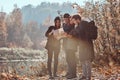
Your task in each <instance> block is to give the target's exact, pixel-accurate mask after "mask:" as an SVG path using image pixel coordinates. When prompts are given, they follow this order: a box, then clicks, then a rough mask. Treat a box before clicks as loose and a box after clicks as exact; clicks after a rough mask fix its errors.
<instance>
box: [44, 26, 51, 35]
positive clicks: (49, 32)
mask: <svg viewBox="0 0 120 80" xmlns="http://www.w3.org/2000/svg"><path fill="white" fill-rule="evenodd" d="M52 30H53V26H50V27H49V28H48V30H47V32H46V33H45V36H46V37H49V36H51V35H52Z"/></svg>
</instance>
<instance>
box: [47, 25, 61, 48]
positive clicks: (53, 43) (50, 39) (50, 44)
mask: <svg viewBox="0 0 120 80" xmlns="http://www.w3.org/2000/svg"><path fill="white" fill-rule="evenodd" d="M52 30H57V28H56V27H55V26H50V27H49V28H48V30H47V32H46V33H45V36H46V37H47V43H46V46H45V48H46V49H47V50H49V49H53V50H55V49H58V50H60V41H59V40H57V39H56V38H54V36H53V33H52V34H51V35H49V33H50V32H51V31H52Z"/></svg>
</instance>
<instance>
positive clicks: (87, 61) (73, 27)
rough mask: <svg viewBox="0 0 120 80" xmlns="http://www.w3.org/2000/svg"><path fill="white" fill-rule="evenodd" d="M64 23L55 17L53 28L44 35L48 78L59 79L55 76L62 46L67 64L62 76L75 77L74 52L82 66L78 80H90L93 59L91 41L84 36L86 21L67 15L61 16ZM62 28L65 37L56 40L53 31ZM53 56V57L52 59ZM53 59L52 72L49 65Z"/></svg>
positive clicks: (76, 16) (79, 17)
mask: <svg viewBox="0 0 120 80" xmlns="http://www.w3.org/2000/svg"><path fill="white" fill-rule="evenodd" d="M63 18H64V22H63V23H61V22H62V21H61V18H60V17H59V16H57V17H56V18H55V19H54V26H50V27H49V28H48V30H47V32H46V33H45V36H46V37H47V43H46V46H45V48H46V49H47V51H48V61H47V68H48V73H49V78H50V79H53V78H55V77H59V76H58V75H57V67H58V58H59V53H60V49H61V45H62V49H63V50H64V52H65V58H66V62H67V71H66V75H64V76H65V77H66V78H67V79H73V80H74V78H76V77H77V70H76V67H77V63H76V59H77V58H76V52H77V51H78V52H79V60H80V62H81V65H82V77H80V79H79V80H91V63H92V61H93V59H94V49H93V40H92V39H89V38H88V37H89V36H87V35H86V27H87V26H88V25H89V24H88V22H87V21H85V20H81V16H80V15H78V14H76V15H73V16H71V15H70V14H69V13H65V14H64V15H63ZM60 28H63V30H64V35H65V36H66V37H63V38H61V39H62V43H61V39H56V37H55V36H54V35H55V34H54V30H58V29H60ZM53 55H54V57H53ZM53 58H54V68H53V69H54V70H53V71H52V68H51V64H52V59H53Z"/></svg>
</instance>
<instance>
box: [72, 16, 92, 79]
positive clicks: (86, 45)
mask: <svg viewBox="0 0 120 80" xmlns="http://www.w3.org/2000/svg"><path fill="white" fill-rule="evenodd" d="M72 21H73V22H74V23H75V25H76V26H77V27H76V28H75V29H74V30H73V32H72V34H71V35H72V36H73V37H76V38H78V39H79V58H80V61H81V63H82V71H83V76H82V77H81V78H80V80H83V79H85V80H91V61H92V59H93V54H94V50H93V43H92V40H90V39H88V38H87V36H86V27H87V26H88V22H87V21H81V17H80V16H79V15H74V16H73V17H72Z"/></svg>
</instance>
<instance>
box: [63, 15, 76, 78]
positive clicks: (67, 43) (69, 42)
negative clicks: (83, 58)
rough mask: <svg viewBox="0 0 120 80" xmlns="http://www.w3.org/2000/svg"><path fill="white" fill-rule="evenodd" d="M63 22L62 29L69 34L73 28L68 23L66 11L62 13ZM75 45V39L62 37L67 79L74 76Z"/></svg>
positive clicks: (68, 17) (68, 16) (68, 18)
mask: <svg viewBox="0 0 120 80" xmlns="http://www.w3.org/2000/svg"><path fill="white" fill-rule="evenodd" d="M64 22H65V23H64V24H63V30H64V32H65V34H66V35H69V34H70V32H71V31H72V30H73V29H74V24H71V23H70V15H69V14H68V13H65V14H64ZM76 46H77V45H76V41H75V40H74V39H72V38H69V37H66V38H64V39H63V49H64V52H65V54H66V62H67V66H68V69H67V73H66V77H67V79H73V78H75V77H76V57H75V53H76V51H77V47H76Z"/></svg>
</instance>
